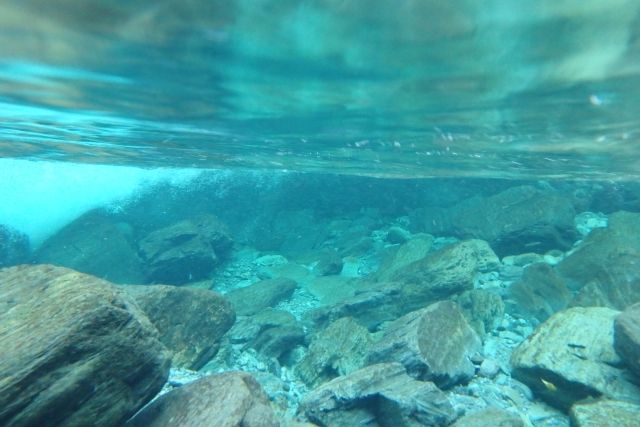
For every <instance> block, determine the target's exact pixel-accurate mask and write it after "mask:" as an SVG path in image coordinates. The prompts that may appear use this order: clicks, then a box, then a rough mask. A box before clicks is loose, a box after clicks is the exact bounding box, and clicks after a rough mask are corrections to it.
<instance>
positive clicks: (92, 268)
mask: <svg viewBox="0 0 640 427" xmlns="http://www.w3.org/2000/svg"><path fill="white" fill-rule="evenodd" d="M127 230H128V229H127V227H125V226H122V225H119V224H115V223H113V222H112V221H111V219H109V218H108V217H107V216H106V215H105V214H103V213H102V212H101V211H99V210H93V211H90V212H87V213H85V214H84V215H82V216H80V217H79V218H77V219H76V220H74V221H73V222H71V223H70V224H68V225H67V226H65V227H64V228H62V229H61V230H59V231H58V232H57V233H56V234H54V235H53V236H51V237H49V238H48V239H47V240H46V241H45V242H44V243H43V244H42V245H41V246H40V247H39V248H38V250H37V251H36V252H35V254H34V259H35V261H36V262H37V263H39V264H54V265H59V266H63V267H68V268H72V269H74V270H77V271H80V272H82V273H87V274H91V275H93V276H96V277H99V278H101V279H105V280H109V281H110V282H114V283H134V284H135V283H144V281H145V279H144V274H143V267H142V262H141V260H140V258H139V257H138V254H137V252H136V250H135V247H134V245H133V243H132V237H131V236H130V235H129V233H128V231H127Z"/></svg>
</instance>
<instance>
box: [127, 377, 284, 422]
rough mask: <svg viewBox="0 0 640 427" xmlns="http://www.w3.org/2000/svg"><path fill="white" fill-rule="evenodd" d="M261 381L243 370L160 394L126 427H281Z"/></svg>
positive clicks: (203, 379)
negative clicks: (261, 385)
mask: <svg viewBox="0 0 640 427" xmlns="http://www.w3.org/2000/svg"><path fill="white" fill-rule="evenodd" d="M279 425H280V424H279V423H278V420H277V419H276V417H275V415H274V413H273V410H272V409H271V407H270V406H269V399H268V397H267V395H266V394H265V392H264V391H263V390H262V388H261V387H260V384H258V382H257V381H256V380H255V379H254V378H253V377H252V376H251V375H249V374H247V373H244V372H226V373H223V374H216V375H210V376H207V377H204V378H202V379H199V380H197V381H194V382H192V383H189V384H187V385H185V386H182V387H180V388H177V389H174V390H172V391H170V392H169V393H166V394H164V395H162V396H160V397H159V398H158V399H156V400H154V401H153V403H151V404H150V405H148V406H146V407H145V408H144V409H143V410H142V411H140V412H139V413H138V414H136V416H135V417H134V418H132V419H131V420H129V422H127V424H126V426H127V427H165V426H166V427H175V426H180V427H202V426H216V427H278V426H279Z"/></svg>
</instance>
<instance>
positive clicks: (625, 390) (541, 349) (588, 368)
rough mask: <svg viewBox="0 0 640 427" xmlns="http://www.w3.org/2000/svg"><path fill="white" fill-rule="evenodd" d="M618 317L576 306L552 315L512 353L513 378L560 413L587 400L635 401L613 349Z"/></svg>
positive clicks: (639, 394) (637, 396)
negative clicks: (591, 398) (589, 398)
mask: <svg viewBox="0 0 640 427" xmlns="http://www.w3.org/2000/svg"><path fill="white" fill-rule="evenodd" d="M618 313H619V312H617V311H615V310H611V309H608V308H602V307H590V308H582V307H575V308H570V309H567V310H564V311H561V312H559V313H556V314H554V315H553V316H551V317H550V318H549V319H547V320H546V321H545V322H544V323H542V324H541V325H540V326H539V327H538V328H537V329H536V331H535V332H534V333H533V335H531V336H530V337H529V338H527V339H526V340H525V341H524V342H522V344H520V345H519V346H518V348H516V350H515V351H514V352H513V354H512V356H511V365H512V367H513V370H512V375H513V376H514V377H515V378H517V379H519V380H520V381H522V382H524V383H525V384H527V385H528V386H529V387H531V389H532V390H533V391H534V393H536V394H537V395H538V396H539V397H541V398H542V399H544V400H545V401H547V402H548V403H549V404H551V405H553V406H556V407H559V408H560V409H564V410H568V409H569V408H570V407H571V405H572V404H573V403H575V402H577V401H580V400H582V399H585V398H588V397H599V396H604V397H608V398H611V399H621V400H629V401H638V400H640V389H638V387H637V386H635V385H633V384H632V383H631V382H629V381H628V379H626V378H625V375H624V372H623V371H622V370H621V369H619V368H618V367H619V366H620V365H621V363H622V361H621V359H620V357H619V356H618V355H617V354H616V352H615V350H614V348H613V322H614V319H615V317H616V316H617V315H618Z"/></svg>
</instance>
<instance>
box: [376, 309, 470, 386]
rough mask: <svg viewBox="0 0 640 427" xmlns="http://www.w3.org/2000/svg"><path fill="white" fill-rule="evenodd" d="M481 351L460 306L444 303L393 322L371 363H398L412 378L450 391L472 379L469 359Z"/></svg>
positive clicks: (383, 336)
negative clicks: (451, 387) (454, 386)
mask: <svg viewBox="0 0 640 427" xmlns="http://www.w3.org/2000/svg"><path fill="white" fill-rule="evenodd" d="M481 351H482V345H481V341H480V338H478V336H477V334H476V333H475V331H474V330H473V329H472V328H471V327H470V326H469V324H468V323H467V321H466V320H465V318H464V316H463V314H462V313H461V312H460V310H459V309H458V306H457V305H456V304H455V303H454V302H452V301H441V302H437V303H435V304H432V305H430V306H428V307H427V308H424V309H422V310H417V311H414V312H411V313H409V314H407V315H405V316H403V317H401V318H399V319H397V320H395V321H393V322H391V323H390V324H389V325H388V326H387V327H386V329H385V330H384V331H383V335H382V338H381V339H380V340H379V341H378V342H377V343H375V344H374V345H373V346H372V348H371V353H370V355H369V362H370V363H379V362H391V361H398V362H400V363H402V364H403V365H404V367H405V368H406V370H407V373H408V374H409V375H411V376H412V377H414V378H417V379H420V380H430V381H433V382H435V383H436V384H437V385H438V386H439V387H450V386H452V385H455V384H457V383H460V382H464V381H467V380H469V379H470V378H471V377H473V375H474V373H475V367H474V365H473V363H472V362H471V360H470V358H471V357H472V356H473V355H474V354H476V353H479V352H481Z"/></svg>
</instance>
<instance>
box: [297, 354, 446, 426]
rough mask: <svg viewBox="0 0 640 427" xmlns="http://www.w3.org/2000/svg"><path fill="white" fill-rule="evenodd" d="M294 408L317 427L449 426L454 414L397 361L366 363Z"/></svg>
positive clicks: (438, 395) (443, 399) (438, 393)
mask: <svg viewBox="0 0 640 427" xmlns="http://www.w3.org/2000/svg"><path fill="white" fill-rule="evenodd" d="M299 411H300V412H302V413H303V414H304V415H306V417H307V418H308V419H309V420H310V421H312V422H314V423H316V424H318V425H320V426H322V427H353V426H364V425H371V426H381V427H395V426H406V427H420V426H434V427H435V426H443V425H448V424H449V423H450V422H451V421H452V420H453V419H454V418H455V412H454V410H453V407H452V406H451V403H450V402H449V400H448V399H447V396H446V395H445V394H444V393H443V392H442V391H440V390H439V389H438V388H437V387H436V386H435V385H434V384H433V383H430V382H422V381H416V380H414V379H412V378H410V377H409V376H407V374H406V372H405V370H404V368H403V366H402V365H401V364H399V363H382V364H377V365H372V366H368V367H366V368H363V369H360V370H358V371H355V372H353V373H351V374H349V375H346V376H341V377H338V378H336V379H334V380H331V381H329V382H328V383H326V384H323V385H321V386H320V387H318V388H316V389H315V390H313V391H312V392H310V393H309V394H307V395H306V396H305V397H304V398H303V400H302V402H301V403H300V408H299Z"/></svg>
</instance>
